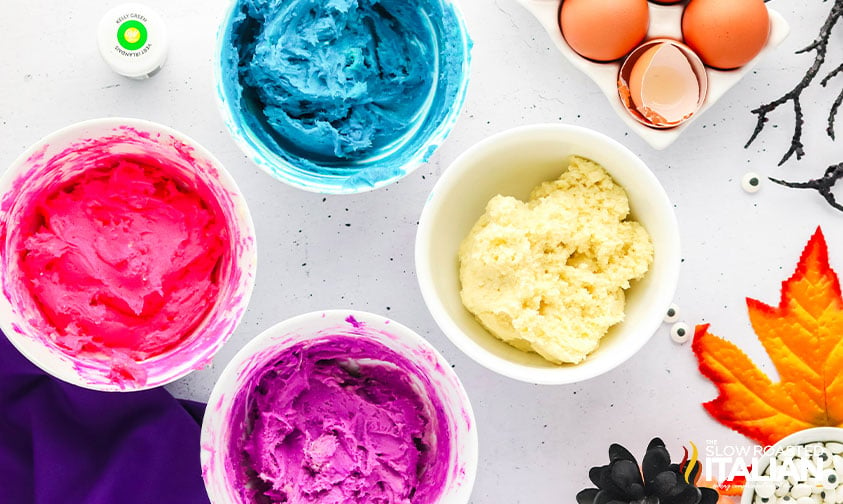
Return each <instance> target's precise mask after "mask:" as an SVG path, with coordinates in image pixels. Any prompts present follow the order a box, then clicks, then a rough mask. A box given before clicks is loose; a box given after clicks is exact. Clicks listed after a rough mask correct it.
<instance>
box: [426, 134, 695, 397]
mask: <svg viewBox="0 0 843 504" xmlns="http://www.w3.org/2000/svg"><path fill="white" fill-rule="evenodd" d="M539 131H555V132H556V133H558V134H559V135H569V136H570V135H574V136H581V137H589V138H592V139H595V140H598V141H599V142H602V143H604V144H606V145H607V146H608V147H610V148H612V149H615V150H619V151H622V152H624V154H625V155H627V156H628V157H629V158H630V162H631V163H632V164H634V165H636V166H637V168H638V171H639V172H640V174H639V175H640V176H641V177H642V178H645V179H646V181H647V184H648V185H649V186H652V187H653V188H654V189H657V190H656V191H655V192H656V193H657V194H658V198H659V200H660V201H659V203H660V206H661V207H662V208H663V209H664V210H666V215H667V216H668V225H669V227H670V228H671V229H670V230H669V232H670V234H671V235H672V236H673V237H674V240H673V242H672V243H671V244H670V249H669V250H667V251H666V255H667V256H668V257H675V258H676V261H668V262H666V263H665V264H666V266H667V267H668V271H667V272H666V276H665V281H664V285H666V286H667V287H665V288H663V289H662V291H663V293H662V296H661V299H660V301H661V302H662V304H664V305H665V308H667V306H669V305H670V303H671V302H672V299H673V296H674V294H675V291H676V287H677V285H678V282H679V266H680V262H679V258H680V256H681V252H680V245H679V225H678V221H677V219H676V214H675V213H674V212H673V208H672V205H671V203H670V200H669V198H668V196H667V193H666V192H665V190H664V188H663V187H662V185H661V183H660V182H659V181H658V179H657V178H656V176H655V174H653V172H652V171H650V169H649V168H648V167H647V165H646V164H645V163H644V161H643V160H641V159H640V158H639V157H638V156H637V155H635V154H634V153H633V152H632V151H631V150H629V149H628V148H627V147H626V146H624V145H623V144H621V143H620V142H618V141H617V140H615V139H613V138H611V137H609V136H607V135H605V134H603V133H600V132H598V131H595V130H592V129H589V128H585V127H583V126H577V125H571V124H557V123H539V124H528V125H523V126H516V127H514V128H510V129H506V130H503V131H501V132H498V133H496V134H494V135H491V136H489V137H486V138H484V139H483V140H480V141H479V142H477V143H475V144H474V145H473V146H471V147H469V148H468V149H467V150H465V151H463V153H462V154H460V155H459V156H458V157H457V158H456V159H455V160H454V161H453V162H452V163H451V164H450V165H449V166H448V167H447V168H446V169H445V170H444V172H443V174H442V176H441V177H440V178H439V180H438V181H437V182H436V184H435V185H434V187H433V190H432V191H431V193H430V195H429V197H428V199H427V202H426V204H425V206H424V209H423V210H422V214H421V217H420V219H419V226H418V231H417V234H416V243H415V266H416V276H417V278H418V282H419V287H420V289H421V292H422V298H423V299H424V301H425V304H426V305H427V308H428V311H430V313H431V315H432V316H433V319H434V320H435V321H436V323H437V324H438V325H439V327H440V329H441V330H442V331H443V332H444V333H445V336H447V337H448V339H449V340H451V342H452V343H453V344H454V345H455V346H456V347H457V348H459V349H460V350H461V351H462V352H463V353H464V354H466V355H467V356H469V357H470V358H471V359H473V360H474V361H475V362H477V363H478V364H480V365H481V366H483V367H485V368H486V369H489V370H491V371H494V372H495V373H498V374H501V375H503V376H506V377H508V378H512V379H514V380H518V381H522V382H526V383H532V384H537V385H565V384H570V383H576V382H581V381H584V380H587V379H590V378H594V377H596V376H599V375H601V374H604V373H606V372H608V371H610V370H611V369H614V368H615V367H617V366H619V365H621V364H622V363H623V362H625V361H626V360H628V359H629V358H631V357H632V356H633V355H635V354H636V353H637V352H638V351H639V350H640V349H641V348H642V347H643V346H644V345H645V344H646V343H647V342H648V341H649V340H650V338H652V335H653V334H650V335H649V336H648V337H646V338H641V339H640V340H638V341H637V342H636V344H635V345H631V346H629V347H628V348H629V350H630V351H629V352H628V353H627V354H624V355H619V356H617V357H615V358H613V359H606V360H605V361H602V363H601V364H600V365H591V366H590V367H589V368H588V370H587V371H583V370H584V369H586V368H583V367H582V366H579V367H577V366H574V367H558V368H545V369H536V368H532V367H529V366H526V365H523V364H518V363H515V362H512V361H509V360H506V359H504V358H501V357H498V356H497V355H494V354H493V353H491V352H489V351H488V350H486V349H485V348H483V347H482V346H480V345H479V344H477V343H476V342H475V341H473V340H472V339H471V338H469V337H467V336H465V335H464V334H463V332H462V330H461V329H460V328H459V327H458V326H457V325H456V323H455V322H454V321H453V320H452V319H451V317H450V316H449V315H448V313H447V310H446V309H445V307H444V305H443V303H442V302H441V300H440V299H439V297H438V296H437V295H436V289H435V287H434V283H433V280H432V274H431V273H432V272H431V270H430V268H429V267H428V264H429V263H428V261H427V260H426V259H425V258H426V256H427V254H426V252H425V250H424V248H425V247H426V245H427V244H428V243H429V242H430V241H431V239H432V236H433V233H434V229H433V225H432V223H431V219H432V217H431V215H432V214H433V213H435V211H436V210H437V209H438V206H441V205H442V202H441V199H440V198H438V193H439V192H440V190H441V189H443V188H445V187H449V186H450V185H451V184H452V182H453V181H454V179H456V178H457V177H458V176H459V175H460V174H461V173H462V172H463V171H464V170H466V169H467V167H468V166H470V163H467V161H466V160H467V159H470V158H471V157H473V156H474V155H475V154H476V153H478V152H482V151H484V150H486V149H487V148H488V147H489V146H491V145H493V144H495V143H496V142H499V141H501V140H503V139H506V138H510V137H517V136H521V135H528V134H530V133H532V132H539ZM661 323H662V320H661V319H659V320H658V321H655V320H654V321H653V323H652V324H651V325H652V327H651V329H652V331H651V332H652V333H655V331H656V330H657V329H658V327H659V326H660V325H661ZM489 337H490V338H493V337H494V336H492V335H489Z"/></svg>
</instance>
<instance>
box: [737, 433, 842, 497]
mask: <svg viewBox="0 0 843 504" xmlns="http://www.w3.org/2000/svg"><path fill="white" fill-rule="evenodd" d="M830 441H832V442H835V443H843V429H841V428H839V427H812V428H810V429H805V430H801V431H799V432H794V433H793V434H791V435H789V436H785V437H784V438H782V439H781V441H779V442H778V443H776V444H774V445H773V446H771V447H769V448H768V449H767V450H766V451H765V453H764V455H763V456H761V458H759V459H758V464H757V465H756V466H753V471H754V472H756V473H757V474H764V471H766V470H767V466H769V465H770V460H771V458H772V457H773V456H775V454H776V453H778V452H780V451H781V450H783V449H784V448H786V447H788V446H797V445H804V444H808V443H815V442H823V443H827V442H830ZM753 497H755V490H754V488H753V486H752V485H751V484H750V483H748V484H747V486H746V487H744V490H743V492H742V493H741V504H752V502H753ZM793 502H795V501H793Z"/></svg>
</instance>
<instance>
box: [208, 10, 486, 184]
mask: <svg viewBox="0 0 843 504" xmlns="http://www.w3.org/2000/svg"><path fill="white" fill-rule="evenodd" d="M470 47H471V41H470V39H469V36H468V33H467V30H466V27H465V23H464V21H463V17H462V14H461V13H460V11H459V9H458V7H457V6H456V5H455V4H454V3H453V1H452V0H416V1H413V2H408V1H406V0H233V1H232V3H231V6H230V8H229V10H228V13H227V15H226V17H225V20H224V22H223V24H222V27H221V29H220V32H219V36H218V47H217V50H218V61H217V63H218V64H217V65H216V82H217V91H218V93H217V94H218V95H219V98H220V100H221V105H222V107H221V108H222V110H223V116H224V119H225V122H226V126H227V127H228V129H229V131H230V132H231V134H232V136H233V137H234V139H235V140H236V141H237V143H238V144H239V145H240V147H241V148H242V149H243V150H244V151H245V152H246V153H247V155H249V157H250V158H252V160H253V161H254V162H255V163H257V164H258V165H259V166H261V168H263V169H264V170H265V171H267V172H269V173H270V174H271V175H273V176H274V177H276V178H277V179H279V180H281V181H283V182H285V183H287V184H290V185H292V186H294V187H298V188H300V189H304V190H308V191H313V192H320V193H330V194H343V193H358V192H362V191H367V190H371V189H376V188H378V187H382V186H384V185H387V184H389V183H392V182H394V181H396V180H398V179H400V178H401V177H403V176H405V175H406V174H408V173H410V172H411V171H412V170H414V169H415V168H417V167H418V166H419V165H421V164H422V163H424V162H425V161H427V159H428V158H429V157H430V156H431V155H432V154H433V152H434V151H435V150H436V148H437V147H438V146H439V145H440V144H441V143H442V142H443V141H444V139H445V137H446V136H447V135H448V133H449V132H450V131H451V129H452V127H453V125H454V123H455V122H456V120H457V117H458V116H459V113H460V111H461V110H462V106H463V101H464V98H465V92H466V88H467V85H468V73H469V60H470V56H469V52H470Z"/></svg>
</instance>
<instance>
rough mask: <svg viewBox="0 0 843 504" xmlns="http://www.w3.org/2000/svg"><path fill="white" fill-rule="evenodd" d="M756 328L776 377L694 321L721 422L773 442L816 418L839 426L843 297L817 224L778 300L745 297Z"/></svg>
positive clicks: (842, 416) (711, 406) (712, 406)
mask: <svg viewBox="0 0 843 504" xmlns="http://www.w3.org/2000/svg"><path fill="white" fill-rule="evenodd" d="M747 307H748V309H749V319H750V321H751V323H752V327H753V329H754V330H755V334H756V335H757V336H758V339H759V340H760V341H761V344H762V345H763V346H764V349H765V350H766V352H767V354H768V355H769V356H770V359H771V360H772V361H773V364H774V365H775V367H776V370H777V371H778V374H779V378H780V381H779V382H778V383H773V382H772V380H770V378H769V377H768V376H767V375H765V374H764V373H763V372H761V371H760V370H759V369H758V368H757V367H756V366H755V364H754V363H753V362H752V361H751V360H750V359H749V358H748V357H747V356H746V354H745V353H744V352H743V351H741V349H740V348H738V347H737V346H736V345H734V344H733V343H731V342H729V341H726V340H724V339H722V338H719V337H717V336H714V335H712V334H710V333H709V332H708V325H700V326H697V328H696V331H695V335H694V343H693V350H694V353H695V354H696V356H697V360H698V362H699V367H700V371H701V372H702V374H703V375H705V376H706V377H708V378H709V379H710V380H711V381H712V382H714V384H715V385H716V386H717V389H718V391H719V395H718V396H717V398H715V399H714V400H712V401H710V402H707V403H705V404H704V405H703V406H704V407H705V409H706V410H708V412H709V413H710V414H711V415H712V416H713V417H714V418H715V419H717V420H718V421H719V422H720V423H722V424H724V425H726V426H727V427H731V428H732V429H734V430H735V431H737V432H740V433H741V434H744V435H745V436H747V437H749V438H751V439H753V440H754V441H756V442H758V443H759V444H761V445H762V446H765V445H771V444H773V443H775V442H776V441H778V440H780V439H781V438H783V437H784V436H786V435H788V434H791V433H793V432H796V431H799V430H802V429H806V428H808V427H815V426H826V425H831V426H837V427H843V344H841V342H843V298H841V295H840V282H839V281H838V279H837V275H836V274H835V273H834V271H833V270H832V269H831V267H830V266H829V264H828V248H827V246H826V243H825V237H824V236H823V234H822V230H821V229H820V228H817V231H816V232H815V233H814V235H813V236H812V237H811V239H810V241H808V244H807V245H806V247H805V250H804V251H803V252H802V257H801V258H800V259H799V264H798V265H797V267H796V272H795V273H794V274H793V276H792V277H790V278H789V279H788V280H787V281H785V282H783V283H782V293H781V300H780V301H779V306H777V307H773V306H767V305H765V304H764V303H761V302H760V301H756V300H754V299H749V298H747Z"/></svg>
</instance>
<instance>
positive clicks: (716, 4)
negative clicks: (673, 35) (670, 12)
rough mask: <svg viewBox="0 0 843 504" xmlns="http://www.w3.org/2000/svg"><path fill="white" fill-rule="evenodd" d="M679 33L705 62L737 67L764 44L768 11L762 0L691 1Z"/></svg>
mask: <svg viewBox="0 0 843 504" xmlns="http://www.w3.org/2000/svg"><path fill="white" fill-rule="evenodd" d="M682 35H683V36H684V37H685V43H686V44H688V46H689V47H690V48H691V49H693V50H694V51H695V52H696V53H697V54H699V56H700V58H701V59H702V60H703V62H704V63H705V64H706V65H708V66H711V67H714V68H720V69H723V70H729V69H732V68H738V67H740V66H743V65H745V64H747V63H749V62H750V61H751V60H752V58H754V57H755V56H757V55H758V53H759V52H761V49H763V48H764V45H766V44H767V37H769V35H770V14H769V13H768V12H767V6H766V5H764V1H763V0H691V2H690V3H689V4H688V6H687V7H686V8H685V13H684V15H683V16H682Z"/></svg>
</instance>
